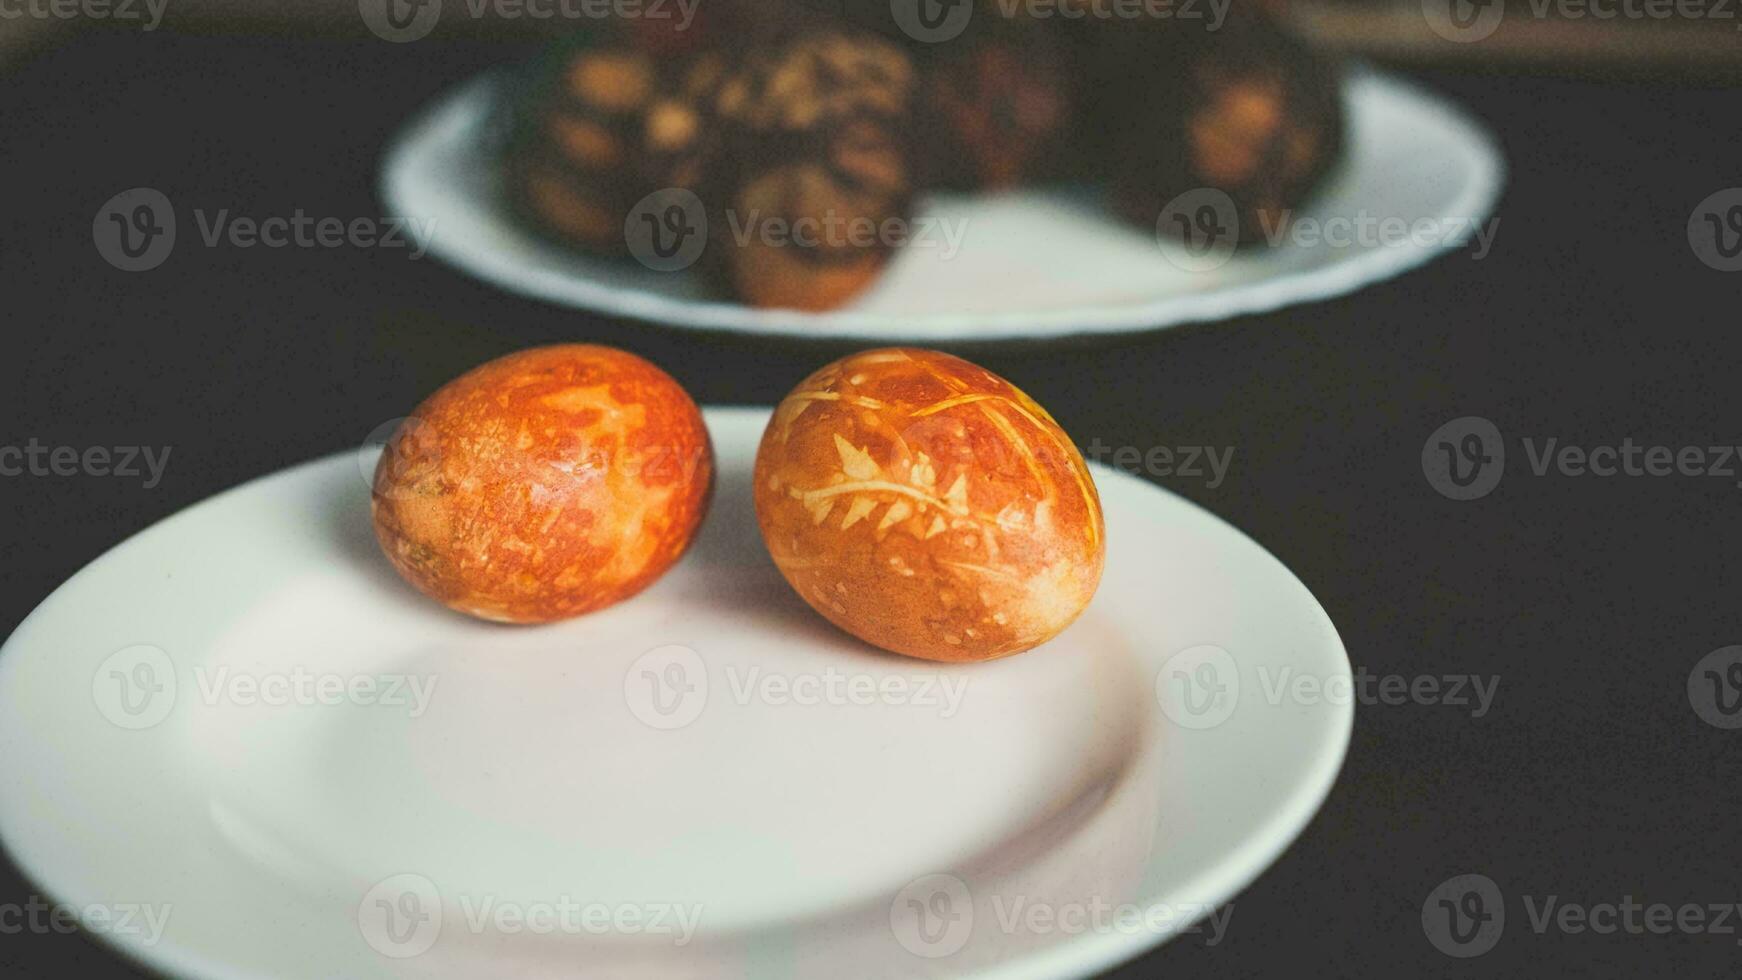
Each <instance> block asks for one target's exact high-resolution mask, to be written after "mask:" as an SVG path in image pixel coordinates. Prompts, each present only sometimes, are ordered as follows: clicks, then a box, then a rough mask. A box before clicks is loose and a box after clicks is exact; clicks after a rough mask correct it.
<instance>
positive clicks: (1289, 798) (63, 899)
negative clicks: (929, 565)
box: [0, 405, 1356, 980]
mask: <svg viewBox="0 0 1742 980" xmlns="http://www.w3.org/2000/svg"><path fill="white" fill-rule="evenodd" d="M770 411H771V409H770V408H769V407H767V406H750V405H708V406H705V408H704V413H705V415H707V416H709V417H718V416H721V415H729V416H737V417H739V418H762V417H765V416H767V414H768V413H769V412H770ZM357 452H358V450H356V449H350V450H339V451H336V452H330V453H325V454H322V455H320V456H316V457H313V458H310V459H306V460H303V461H301V462H297V463H293V464H291V465H288V466H285V467H282V468H279V469H276V470H272V471H270V472H267V473H263V474H259V475H257V476H254V477H251V478H249V479H246V480H243V481H242V482H240V483H238V484H235V485H234V486H231V487H228V488H226V489H223V490H219V491H217V492H215V493H213V494H210V495H209V496H206V497H204V498H201V499H200V500H197V501H195V502H193V503H191V504H188V505H187V506H185V507H183V508H181V509H179V510H177V511H175V512H174V513H171V514H168V515H165V516H163V517H161V518H159V519H157V520H155V521H153V522H151V523H150V524H148V525H147V526H145V527H143V528H141V529H140V530H138V531H136V532H134V533H132V534H130V535H127V536H126V537H124V538H123V539H122V540H120V541H119V542H117V543H116V544H114V545H112V546H111V547H109V548H107V549H105V550H104V551H103V552H102V553H101V554H99V555H98V556H97V557H95V558H93V559H91V560H90V561H89V562H87V563H86V564H84V565H83V566H81V567H80V568H79V569H78V570H77V571H75V572H74V573H73V574H72V575H71V576H69V577H68V578H67V579H66V581H64V582H62V583H61V584H60V585H59V586H57V587H56V588H55V589H53V590H52V591H51V592H50V593H49V594H48V595H47V596H45V597H44V598H43V599H42V600H41V601H40V602H38V604H37V605H36V607H34V608H33V609H32V610H31V612H30V613H29V614H28V615H26V616H25V617H24V619H23V620H21V621H20V622H19V624H18V626H17V627H16V628H15V629H14V630H13V632H12V633H11V634H10V635H8V636H7V637H6V639H5V641H4V642H3V643H0V693H4V692H5V689H6V687H7V684H8V679H9V675H10V674H11V673H12V672H13V669H12V667H11V663H12V660H11V659H10V658H9V656H8V654H9V653H12V646H13V643H14V641H15V640H16V639H17V637H18V635H19V634H20V633H23V632H25V630H26V627H27V626H28V625H29V624H31V622H32V621H33V620H35V619H36V618H37V617H38V616H40V615H42V614H43V613H44V610H45V607H47V606H48V605H49V604H50V603H51V602H52V601H53V600H54V599H55V598H56V597H57V596H59V595H60V594H61V593H62V592H64V591H66V590H67V589H69V588H72V587H73V586H74V585H75V584H76V583H77V582H78V581H79V580H80V579H82V578H84V577H85V576H86V575H87V574H88V573H89V572H91V571H92V570H94V569H95V568H96V566H97V565H98V564H99V563H101V562H102V561H103V560H104V559H105V558H107V557H108V556H110V555H111V554H113V553H114V552H116V551H118V550H120V549H122V548H124V547H128V546H130V545H133V544H135V543H137V542H139V541H140V540H141V539H143V538H145V537H147V536H148V535H155V534H158V533H161V532H162V531H163V529H164V528H165V527H167V526H168V525H171V524H173V523H177V522H178V521H179V520H180V519H182V518H186V517H188V516H190V515H191V514H192V512H194V511H196V510H198V509H201V508H202V507H203V506H204V505H205V504H208V503H215V502H217V501H219V500H221V499H223V498H227V497H230V496H232V495H236V494H241V493H244V492H246V491H247V490H248V489H250V488H252V487H254V486H255V485H257V484H261V483H265V482H268V481H272V480H275V479H278V478H279V477H283V476H287V475H289V474H292V473H299V472H305V471H310V470H316V469H320V468H322V467H325V466H329V465H355V459H356V454H357ZM1091 465H1092V467H1093V468H1094V471H1095V475H1096V479H1097V482H1099V481H1102V480H1106V479H1108V478H1111V479H1112V480H1114V481H1115V482H1119V483H1123V484H1125V485H1127V486H1130V487H1132V488H1133V489H1136V490H1137V492H1139V493H1142V492H1152V493H1156V494H1160V495H1161V496H1163V497H1166V498H1169V499H1170V501H1171V502H1172V503H1175V504H1181V505H1184V506H1185V507H1186V508H1187V509H1188V510H1190V511H1192V512H1194V513H1195V516H1197V517H1198V518H1199V519H1206V518H1207V519H1208V521H1209V522H1210V523H1211V524H1212V525H1214V526H1217V527H1218V528H1219V529H1220V531H1221V532H1222V533H1229V534H1232V535H1233V536H1234V537H1235V538H1236V539H1238V540H1241V541H1243V542H1244V543H1245V545H1247V546H1249V547H1251V548H1254V549H1256V550H1257V551H1258V552H1259V553H1260V554H1262V555H1263V556H1264V558H1266V559H1268V560H1269V561H1270V562H1273V563H1274V564H1275V565H1276V567H1277V568H1279V569H1281V570H1282V571H1283V572H1284V573H1285V576H1286V583H1285V587H1287V588H1290V589H1292V590H1296V591H1298V592H1299V593H1300V594H1301V595H1302V596H1304V598H1305V599H1306V600H1307V603H1306V606H1305V611H1306V612H1307V613H1308V614H1309V615H1310V617H1311V619H1312V620H1314V621H1315V622H1316V624H1317V625H1318V626H1320V627H1322V629H1323V636H1324V643H1325V644H1326V647H1327V649H1330V650H1334V652H1335V654H1336V656H1335V657H1333V658H1332V659H1333V660H1334V661H1335V668H1336V670H1337V671H1338V672H1339V676H1342V677H1345V678H1349V679H1352V678H1353V675H1354V667H1353V663H1352V662H1351V661H1350V659H1349V653H1348V647H1347V645H1346V644H1345V643H1344V642H1343V639H1342V636H1341V634H1340V633H1339V632H1338V630H1337V628H1336V625H1335V623H1334V622H1333V621H1332V620H1331V618H1330V614H1329V612H1328V611H1327V610H1326V609H1325V608H1324V605H1323V604H1322V603H1321V602H1319V600H1318V598H1317V597H1316V596H1314V595H1313V593H1312V590H1311V589H1310V588H1308V587H1307V585H1306V583H1305V582H1304V581H1303V580H1302V579H1301V578H1300V576H1298V575H1297V574H1295V572H1294V570H1293V569H1292V568H1290V567H1289V566H1288V565H1287V563H1285V562H1284V561H1283V560H1282V559H1281V558H1280V557H1278V556H1277V555H1275V554H1274V553H1273V552H1271V551H1270V550H1269V549H1268V548H1265V547H1264V545H1263V544H1261V543H1260V542H1258V541H1257V539H1255V538H1253V537H1251V536H1250V535H1248V534H1246V533H1245V532H1244V531H1242V530H1241V529H1240V528H1239V527H1238V526H1236V525H1234V524H1233V523H1232V522H1230V521H1228V520H1226V519H1224V518H1222V517H1221V516H1220V515H1218V514H1216V513H1215V512H1214V511H1211V510H1210V509H1208V508H1207V507H1204V506H1203V505H1201V504H1199V503H1198V502H1196V501H1194V500H1191V499H1189V498H1187V497H1184V496H1182V495H1180V494H1178V493H1175V492H1174V491H1172V490H1169V489H1167V488H1166V487H1164V486H1162V485H1160V484H1157V483H1154V482H1151V481H1149V480H1145V479H1143V478H1141V477H1139V476H1136V475H1134V474H1131V473H1127V472H1125V471H1123V470H1119V469H1117V468H1114V467H1109V466H1105V465H1101V464H1091ZM1145 700H1149V699H1145ZM1320 707H1321V708H1323V709H1324V710H1325V712H1326V716H1327V718H1328V720H1327V721H1326V722H1324V723H1323V724H1322V725H1321V726H1318V727H1317V729H1316V731H1317V733H1318V735H1319V736H1320V737H1322V739H1323V740H1322V741H1321V743H1320V745H1319V746H1318V751H1317V752H1316V753H1315V754H1314V757H1313V759H1312V762H1311V766H1310V771H1306V772H1303V774H1302V776H1301V778H1300V780H1299V781H1298V782H1297V783H1295V784H1294V785H1293V786H1292V787H1291V788H1290V790H1289V791H1288V792H1287V793H1286V795H1285V796H1284V797H1283V804H1284V805H1282V806H1279V807H1277V808H1275V809H1274V810H1272V811H1271V812H1270V813H1269V815H1268V817H1267V818H1266V819H1265V820H1264V822H1263V823H1262V825H1261V826H1260V827H1258V828H1256V829H1254V830H1253V831H1252V832H1251V833H1249V834H1247V835H1246V836H1245V837H1244V838H1243V839H1242V840H1241V841H1240V842H1239V844H1238V845H1237V846H1235V847H1234V848H1232V849H1230V851H1229V852H1228V854H1227V855H1226V856H1224V857H1222V858H1221V859H1219V860H1218V861H1217V862H1215V864H1214V865H1213V866H1212V867H1210V868H1208V869H1205V870H1203V871H1201V872H1199V873H1198V875H1197V876H1196V878H1195V879H1189V880H1187V881H1185V882H1182V883H1180V884H1178V885H1174V886H1170V889H1169V891H1170V892H1173V893H1188V894H1191V895H1194V896H1200V897H1203V898H1205V899H1207V900H1206V901H1205V902H1203V910H1202V912H1200V913H1199V914H1197V915H1195V916H1192V917H1190V918H1183V917H1182V918H1179V919H1177V920H1175V921H1174V922H1172V923H1171V924H1170V926H1169V927H1168V928H1165V929H1154V930H1134V931H1131V932H1121V931H1119V930H1110V931H1107V932H1102V933H1096V932H1087V933H1084V934H1082V935H1078V936H1075V937H1072V938H1071V939H1069V940H1066V941H1061V942H1058V943H1055V944H1052V945H1049V946H1043V947H1039V948H1036V949H1033V950H1027V951H1023V952H1021V953H1019V954H1017V955H1015V956H1014V957H1013V958H1012V959H1010V960H1007V961H1003V962H999V963H997V964H994V965H993V966H991V967H988V968H984V969H979V970H976V971H973V972H966V973H960V974H953V975H957V976H961V977H965V978H972V980H1019V978H1030V977H1033V978H1037V980H1041V978H1057V977H1066V976H1075V977H1088V976H1092V975H1094V974H1096V973H1098V972H1101V971H1104V970H1106V969H1109V968H1112V967H1114V966H1117V965H1119V964H1121V963H1125V962H1128V961H1131V960H1133V959H1135V958H1137V957H1139V956H1142V955H1144V954H1145V953H1147V952H1149V951H1151V950H1153V949H1156V948H1159V947H1160V946H1162V945H1164V944H1166V943H1167V942H1169V941H1171V940H1173V939H1174V938H1176V937H1177V936H1178V935H1179V934H1181V933H1182V932H1184V931H1186V930H1187V929H1188V928H1190V927H1191V926H1193V925H1195V924H1197V923H1198V922H1200V921H1202V919H1203V918H1204V917H1205V915H1208V914H1209V913H1210V912H1212V911H1213V910H1215V909H1217V908H1221V907H1223V906H1224V905H1226V904H1228V903H1229V902H1230V901H1231V900H1232V899H1233V898H1234V897H1235V896H1236V895H1237V894H1238V893H1239V892H1241V891H1243V890H1244V889H1246V888H1248V887H1250V886H1251V885H1252V884H1253V883H1254V882H1255V881H1256V880H1257V879H1258V878H1259V877H1261V876H1262V875H1263V874H1264V872H1266V871H1268V870H1269V869H1270V868H1271V867H1272V866H1274V865H1275V863H1276V862H1277V861H1278V860H1280V858H1281V857H1282V855H1283V854H1285V853H1286V852H1287V851H1288V850H1289V848H1291V847H1293V845H1294V843H1295V842H1296V841H1297V840H1299V838H1300V836H1301V835H1302V834H1304V833H1305V831H1306V830H1307V828H1308V827H1309V826H1310V825H1311V824H1312V821H1313V818H1314V817H1315V816H1317V815H1318V814H1319V812H1320V811H1321V810H1322V809H1323V807H1324V804H1325V802H1326V800H1328V799H1329V797H1330V794H1331V792H1332V791H1333V790H1334V789H1335V787H1336V783H1337V780H1338V778H1339V776H1340V775H1341V773H1342V768H1343V765H1344V763H1345V762H1346V761H1347V757H1348V750H1349V747H1350V744H1351V740H1352V737H1353V730H1354V720H1355V713H1356V712H1355V708H1354V704H1353V701H1352V700H1351V701H1346V702H1343V703H1340V704H1339V703H1336V702H1334V701H1325V702H1322V703H1321V705H1320ZM1151 762H1152V763H1153V760H1151ZM0 771H4V764H3V763H0ZM0 852H3V853H4V854H5V856H6V858H7V859H8V860H10V861H11V862H12V864H13V865H14V867H16V868H17V869H18V871H19V872H20V875H21V877H22V878H23V880H25V881H27V882H29V883H30V884H31V885H33V886H35V888H36V889H37V894H38V895H40V896H41V897H44V898H48V899H51V900H53V901H55V902H58V903H60V904H65V905H73V906H84V905H90V904H102V902H101V900H100V896H99V897H97V898H92V897H91V896H77V895H72V894H69V893H68V892H67V891H66V890H63V889H61V888H57V887H53V886H51V885H50V884H49V881H50V879H51V877H52V876H51V875H50V874H48V873H47V871H48V870H49V868H48V866H47V865H44V864H39V863H38V861H37V860H36V855H33V854H32V853H31V852H29V851H27V850H23V849H20V848H19V847H17V846H16V845H15V837H14V835H12V834H7V833H0ZM1205 881H1207V882H1208V883H1207V884H1206V883H1204V882H1205ZM1140 898H1142V899H1145V900H1148V901H1150V902H1151V904H1153V902H1154V900H1155V898H1156V896H1153V895H1144V896H1140ZM78 931H79V933H80V934H81V935H83V936H84V937H85V938H86V939H87V940H89V941H94V942H96V943H97V944H98V945H100V946H102V947H103V948H104V949H107V950H110V951H112V952H114V953H115V954H117V955H119V956H120V957H121V958H123V959H124V960H126V961H128V962H129V963H132V964H134V965H136V966H139V967H142V968H144V969H146V970H149V971H153V972H158V973H163V974H165V975H172V976H188V977H199V978H218V980H233V978H246V980H255V978H265V977H269V976H272V975H273V974H269V973H262V972H259V971H256V970H252V969H249V968H248V967H246V966H244V965H239V964H234V963H230V962H224V961H218V960H215V959H213V958H212V957H211V956H209V955H208V954H206V953H204V952H202V951H201V950H200V949H198V948H197V947H192V946H187V945H184V944H180V943H176V942H174V941H171V940H169V939H168V938H167V937H166V938H165V939H164V940H163V941H161V942H159V943H157V944H155V945H149V946H147V945H142V944H138V943H134V942H132V941H130V939H129V938H127V937H123V936H120V935H117V934H111V933H108V932H92V931H89V930H85V929H82V928H81V929H80V930H78Z"/></svg>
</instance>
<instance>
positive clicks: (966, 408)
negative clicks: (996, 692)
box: [755, 348, 1105, 661]
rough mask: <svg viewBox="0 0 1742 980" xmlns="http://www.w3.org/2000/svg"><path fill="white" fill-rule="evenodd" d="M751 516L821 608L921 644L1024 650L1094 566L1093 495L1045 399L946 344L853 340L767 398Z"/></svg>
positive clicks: (954, 657) (786, 570)
mask: <svg viewBox="0 0 1742 980" xmlns="http://www.w3.org/2000/svg"><path fill="white" fill-rule="evenodd" d="M755 481H756V482H755V499H756V516H757V519H758V521H759V522H760V523H761V526H762V537H763V540H764V541H765V542H766V543H767V545H768V551H769V554H771V555H772V556H773V557H774V563H775V564H776V565H777V566H779V568H780V572H781V574H782V575H784V576H786V580H787V581H788V582H789V583H791V585H792V587H793V588H794V589H795V590H797V592H798V594H799V595H800V596H802V597H803V598H804V601H805V602H807V603H809V604H810V605H811V607H812V608H814V609H815V610H816V611H817V612H819V613H822V614H823V615H824V616H825V617H827V618H828V619H829V620H830V621H831V622H833V623H834V624H835V625H837V626H839V627H841V628H842V629H844V630H846V631H847V632H849V633H851V634H853V635H854V636H857V637H859V638H860V639H862V640H865V641H866V642H868V643H872V644H875V645H877V646H879V647H882V648H884V649H886V650H893V651H894V652H896V653H903V654H907V655H908V656H912V657H922V658H924V659H927V660H945V661H975V660H990V659H992V658H994V657H1002V656H1007V655H1009V654H1012V653H1019V652H1021V651H1023V650H1027V649H1029V648H1030V647H1033V646H1035V645H1037V644H1040V643H1043V642H1045V641H1046V640H1049V639H1051V638H1052V637H1054V636H1056V635H1058V633H1059V632H1060V631H1061V630H1063V629H1064V628H1065V627H1066V626H1069V625H1070V623H1071V622H1072V621H1073V620H1075V619H1076V618H1077V616H1078V615H1079V614H1080V613H1082V611H1083V609H1084V608H1085V607H1087V606H1088V604H1089V599H1090V598H1091V597H1092V596H1093V595H1094V594H1095V587H1096V586H1097V585H1098V584H1099V583H1100V581H1101V566H1102V562H1103V559H1104V555H1105V534H1104V532H1103V524H1102V518H1101V500H1100V497H1099V496H1098V495H1097V494H1096V492H1095V483H1094V480H1093V479H1092V478H1091V477H1090V476H1089V470H1088V467H1087V466H1085V465H1084V464H1083V457H1082V454H1081V453H1079V452H1078V451H1077V447H1076V446H1075V445H1074V444H1073V443H1072V442H1071V440H1070V437H1069V436H1067V435H1065V433H1064V430H1063V429H1061V428H1059V425H1058V423H1057V422H1055V421H1053V418H1052V416H1051V415H1048V414H1047V412H1046V410H1045V409H1043V408H1041V407H1040V406H1039V405H1037V404H1035V402H1034V400H1033V399H1031V398H1029V397H1028V396H1027V395H1025V394H1023V393H1022V392H1021V391H1020V390H1019V389H1018V388H1017V387H1016V386H1015V385H1012V384H1011V383H1010V382H1008V381H1005V380H1004V379H1003V378H1000V377H999V376H997V375H995V374H993V373H992V372H990V371H988V370H986V369H985V368H982V367H979V366H977V365H974V364H970V363H969V362H967V361H964V360H962V359H961V358H957V357H951V356H950V355H948V354H940V353H938V352H936V351H928V350H916V349H913V348H887V349H884V350H873V351H866V352H865V353H862V354H855V355H853V356H851V357H848V358H846V359H844V360H840V361H836V362H835V363H833V364H830V365H829V366H828V367H825V368H823V369H822V370H820V371H818V372H816V373H815V374H813V375H811V376H810V377H809V378H806V379H805V380H804V383H803V384H800V385H799V386H798V387H797V388H795V389H794V390H793V391H792V393H791V394H789V395H787V396H786V399H785V400H784V401H782V402H781V403H780V406H779V407H778V408H777V409H775V412H774V417H773V419H772V420H770V422H769V424H768V429H767V431H766V432H764V433H763V435H762V445H761V447H760V448H759V449H758V450H757V454H756V475H755Z"/></svg>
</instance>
